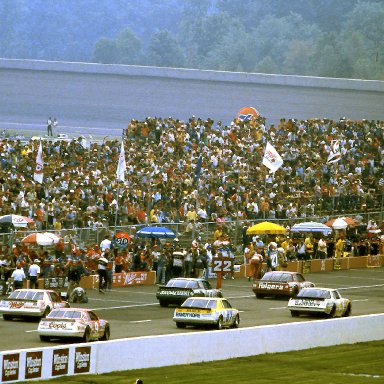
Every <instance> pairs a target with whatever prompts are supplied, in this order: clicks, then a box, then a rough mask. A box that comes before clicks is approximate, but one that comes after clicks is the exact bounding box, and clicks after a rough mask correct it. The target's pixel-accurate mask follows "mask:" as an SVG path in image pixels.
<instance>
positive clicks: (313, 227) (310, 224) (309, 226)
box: [291, 221, 332, 235]
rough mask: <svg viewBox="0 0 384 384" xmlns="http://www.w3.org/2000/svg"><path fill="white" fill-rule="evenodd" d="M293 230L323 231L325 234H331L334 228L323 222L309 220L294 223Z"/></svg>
mask: <svg viewBox="0 0 384 384" xmlns="http://www.w3.org/2000/svg"><path fill="white" fill-rule="evenodd" d="M291 232H321V233H323V234H324V235H329V234H330V233H331V232H332V229H331V228H329V227H328V226H327V225H325V224H322V223H317V222H315V221H307V222H303V223H297V224H294V225H293V226H292V228H291Z"/></svg>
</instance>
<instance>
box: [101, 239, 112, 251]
mask: <svg viewBox="0 0 384 384" xmlns="http://www.w3.org/2000/svg"><path fill="white" fill-rule="evenodd" d="M111 243H112V242H111V240H110V238H109V235H107V236H105V238H104V240H103V241H102V242H101V243H100V248H101V251H102V252H105V250H106V249H111Z"/></svg>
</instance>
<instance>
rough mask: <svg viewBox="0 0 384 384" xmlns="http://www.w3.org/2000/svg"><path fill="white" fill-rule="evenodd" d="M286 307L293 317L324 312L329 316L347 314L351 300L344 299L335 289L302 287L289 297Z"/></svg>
mask: <svg viewBox="0 0 384 384" xmlns="http://www.w3.org/2000/svg"><path fill="white" fill-rule="evenodd" d="M288 309H289V310H290V311H291V315H292V316H293V317H297V316H299V315H300V314H301V313H305V314H325V315H327V316H329V317H336V316H349V315H350V314H351V312H352V303H351V300H349V299H345V298H343V297H342V296H341V295H340V292H339V291H338V290H337V289H331V288H304V289H302V290H301V291H300V292H299V293H298V294H297V296H296V297H293V298H291V299H289V302H288Z"/></svg>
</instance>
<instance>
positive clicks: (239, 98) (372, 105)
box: [0, 69, 384, 137]
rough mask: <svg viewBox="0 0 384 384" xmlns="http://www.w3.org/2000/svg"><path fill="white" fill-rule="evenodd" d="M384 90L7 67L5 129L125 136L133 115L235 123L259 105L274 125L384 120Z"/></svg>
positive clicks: (2, 92) (0, 76) (2, 108)
mask: <svg viewBox="0 0 384 384" xmlns="http://www.w3.org/2000/svg"><path fill="white" fill-rule="evenodd" d="M383 105H384V94H383V93H382V92H367V91H351V90H336V89H322V88H303V87H292V86H278V85H272V86H268V85H259V84H244V83H228V82H210V81H196V80H175V79H169V78H154V77H152V78H151V77H132V76H114V75H97V74H79V73H62V72H41V71H31V70H11V69H0V129H11V130H12V131H15V130H21V131H23V130H32V131H35V132H36V131H40V132H41V134H45V133H46V125H45V122H46V120H47V118H48V117H49V116H51V117H57V119H58V121H59V129H58V131H57V133H60V132H61V133H69V134H74V135H76V134H86V135H89V134H91V135H105V136H106V135H108V136H110V137H120V136H121V134H122V130H123V129H124V128H126V126H127V124H128V122H129V120H130V119H131V118H137V119H144V118H145V117H147V116H151V117H153V116H159V117H168V116H172V117H175V118H180V119H188V118H189V117H191V116H192V115H195V116H197V117H201V118H203V119H206V118H208V117H210V118H212V119H213V120H215V121H218V120H221V121H223V123H224V124H229V123H230V121H231V120H232V119H233V118H234V117H235V115H236V113H237V112H238V111H239V109H240V108H242V107H244V106H252V107H255V108H257V109H258V110H259V112H260V113H261V114H262V115H263V116H265V117H266V118H267V125H269V124H271V123H273V124H276V123H278V121H279V119H280V118H281V117H286V118H299V119H307V118H314V117H320V118H331V119H335V120H337V119H340V118H341V117H347V118H350V119H353V120H360V119H368V120H384V113H383V108H382V107H383Z"/></svg>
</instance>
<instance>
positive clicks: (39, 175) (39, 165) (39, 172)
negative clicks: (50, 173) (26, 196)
mask: <svg viewBox="0 0 384 384" xmlns="http://www.w3.org/2000/svg"><path fill="white" fill-rule="evenodd" d="M43 166H44V163H43V146H42V144H41V140H40V144H39V149H38V150H37V156H36V168H35V173H34V174H33V180H35V181H37V182H38V183H40V184H42V183H43Z"/></svg>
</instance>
